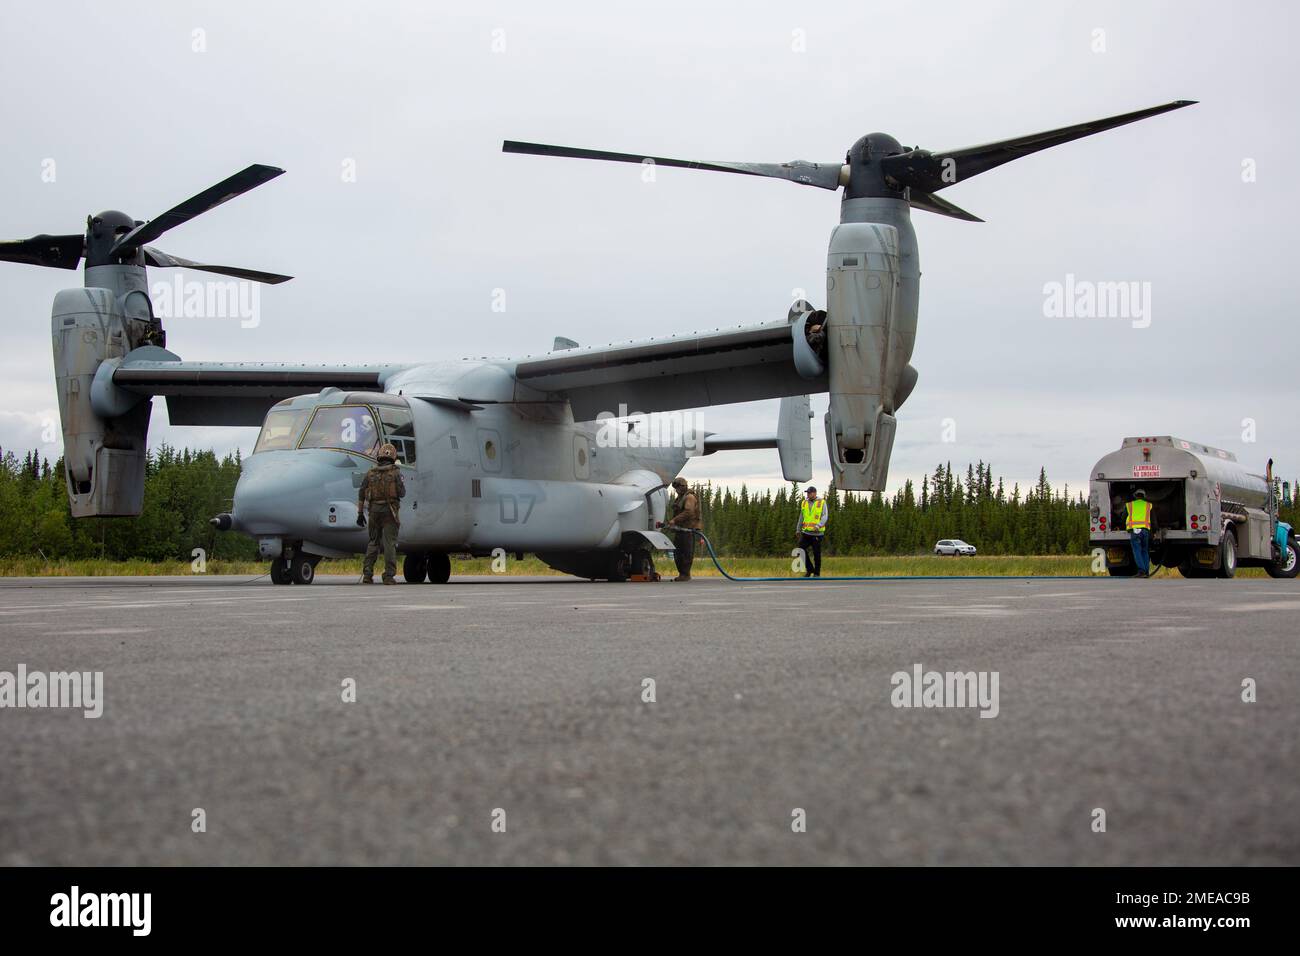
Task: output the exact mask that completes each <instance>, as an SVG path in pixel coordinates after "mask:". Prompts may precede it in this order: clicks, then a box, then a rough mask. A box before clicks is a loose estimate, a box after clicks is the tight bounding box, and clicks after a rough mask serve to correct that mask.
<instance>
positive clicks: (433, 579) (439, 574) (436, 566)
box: [426, 552, 451, 584]
mask: <svg viewBox="0 0 1300 956" xmlns="http://www.w3.org/2000/svg"><path fill="white" fill-rule="evenodd" d="M426 557H427V558H428V566H429V583H430V584H446V583H447V582H448V581H450V580H451V558H449V557H447V556H446V555H445V554H441V553H439V552H434V553H432V554H429V555H427V556H426Z"/></svg>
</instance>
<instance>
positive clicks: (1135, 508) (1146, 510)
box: [1124, 498, 1151, 531]
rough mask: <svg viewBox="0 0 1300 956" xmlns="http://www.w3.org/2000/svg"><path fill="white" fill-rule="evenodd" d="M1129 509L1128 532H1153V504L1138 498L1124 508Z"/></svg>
mask: <svg viewBox="0 0 1300 956" xmlns="http://www.w3.org/2000/svg"><path fill="white" fill-rule="evenodd" d="M1124 507H1125V508H1127V509H1128V525H1127V527H1128V530H1129V531H1135V530H1137V529H1138V528H1145V529H1146V530H1148V531H1150V530H1151V502H1149V501H1144V500H1143V499H1141V498H1137V499H1135V500H1133V501H1130V502H1129V503H1128V504H1127V505H1125V506H1124Z"/></svg>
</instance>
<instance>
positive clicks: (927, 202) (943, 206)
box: [907, 189, 984, 222]
mask: <svg viewBox="0 0 1300 956" xmlns="http://www.w3.org/2000/svg"><path fill="white" fill-rule="evenodd" d="M907 202H908V205H910V206H911V207H912V208H913V209H924V210H925V211H926V212H937V213H938V214H939V215H941V216H951V217H952V218H953V219H964V220H966V221H967V222H983V221H984V220H983V219H981V218H980V217H979V216H976V215H973V214H971V213H969V212H967V211H966V210H965V209H962V208H961V207H960V206H955V205H953V204H952V203H950V202H948V200H946V199H940V198H939V197H938V196H936V195H935V194H934V193H923V192H919V191H918V190H915V189H909V190H908V191H907Z"/></svg>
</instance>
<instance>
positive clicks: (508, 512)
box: [497, 495, 537, 524]
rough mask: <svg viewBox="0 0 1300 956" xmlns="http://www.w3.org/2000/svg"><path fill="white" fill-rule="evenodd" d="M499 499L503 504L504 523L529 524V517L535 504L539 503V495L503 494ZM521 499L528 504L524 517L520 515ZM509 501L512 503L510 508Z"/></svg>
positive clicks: (502, 516) (501, 504)
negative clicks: (507, 505)
mask: <svg viewBox="0 0 1300 956" xmlns="http://www.w3.org/2000/svg"><path fill="white" fill-rule="evenodd" d="M497 500H498V501H499V502H500V506H501V523H502V524H528V517H529V516H530V515H531V514H532V513H533V505H535V504H536V503H537V496H536V495H501V496H500V497H499V498H498V499H497ZM521 501H522V502H524V503H525V505H526V506H527V507H526V509H525V510H524V515H523V517H522V518H521V517H519V502H521ZM507 502H508V503H509V505H510V507H509V508H507V507H506V504H507Z"/></svg>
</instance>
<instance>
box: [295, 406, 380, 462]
mask: <svg viewBox="0 0 1300 956" xmlns="http://www.w3.org/2000/svg"><path fill="white" fill-rule="evenodd" d="M298 447H299V448H341V449H343V450H345V451H355V452H359V453H360V454H362V455H370V456H372V457H373V456H374V453H375V451H376V450H378V447H379V429H378V428H376V427H375V419H374V415H373V414H372V413H371V410H370V407H369V406H368V405H322V406H320V407H319V408H317V409H316V414H315V415H313V416H312V420H311V425H309V426H308V428H307V434H305V435H303V436H302V443H301V444H300V445H299V446H298Z"/></svg>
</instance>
